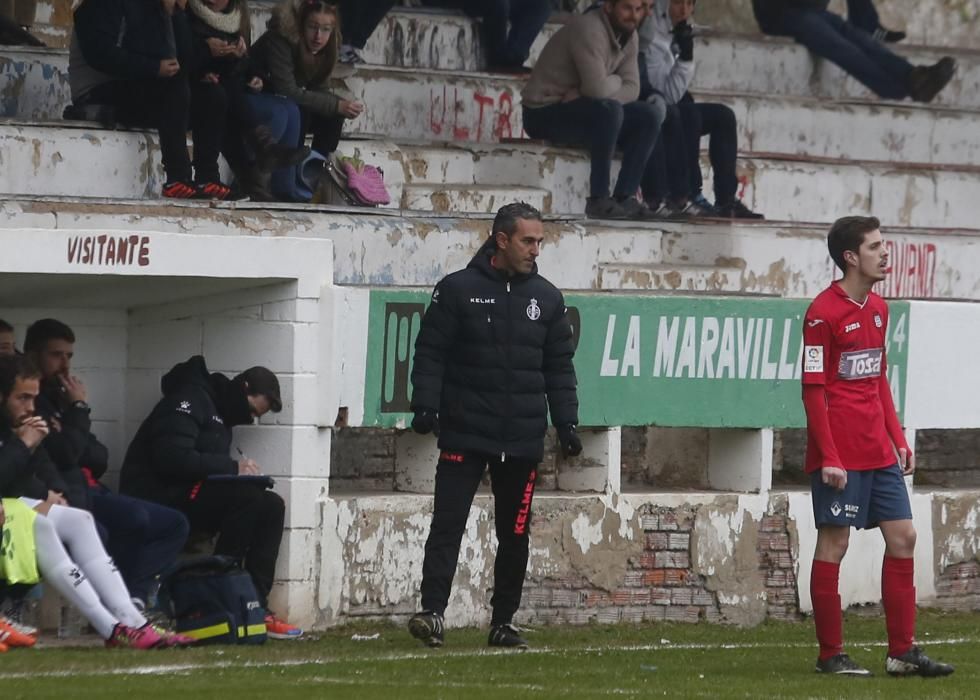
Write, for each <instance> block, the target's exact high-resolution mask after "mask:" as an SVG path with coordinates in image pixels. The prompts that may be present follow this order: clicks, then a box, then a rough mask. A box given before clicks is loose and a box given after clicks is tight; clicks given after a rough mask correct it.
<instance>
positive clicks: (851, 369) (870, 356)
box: [837, 348, 882, 380]
mask: <svg viewBox="0 0 980 700" xmlns="http://www.w3.org/2000/svg"><path fill="white" fill-rule="evenodd" d="M881 357H882V348H868V349H867V350H854V351H852V352H845V353H841V356H840V364H839V365H838V367H837V375H838V376H839V377H840V378H841V379H846V380H855V379H868V378H870V377H878V376H880V375H881Z"/></svg>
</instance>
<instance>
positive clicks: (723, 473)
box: [708, 428, 772, 493]
mask: <svg viewBox="0 0 980 700" xmlns="http://www.w3.org/2000/svg"><path fill="white" fill-rule="evenodd" d="M708 484H709V485H710V486H711V488H713V489H718V490H721V491H741V492H745V493H764V492H766V491H769V489H770V488H772V429H771V428H762V429H748V430H746V429H732V428H714V429H711V430H709V431H708Z"/></svg>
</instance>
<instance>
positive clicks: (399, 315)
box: [364, 290, 909, 428]
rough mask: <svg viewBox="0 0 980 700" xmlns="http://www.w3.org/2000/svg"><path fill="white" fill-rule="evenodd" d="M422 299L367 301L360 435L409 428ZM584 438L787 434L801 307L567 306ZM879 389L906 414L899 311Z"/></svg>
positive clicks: (623, 299)
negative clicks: (586, 429) (655, 430)
mask: <svg viewBox="0 0 980 700" xmlns="http://www.w3.org/2000/svg"><path fill="white" fill-rule="evenodd" d="M428 299H429V294H428V292H427V291H421V290H419V291H415V290H413V291H397V290H396V291H386V290H375V291H372V292H371V305H370V317H369V330H368V334H369V335H368V357H367V369H366V376H365V389H364V425H378V426H386V427H391V426H394V425H395V424H396V423H398V422H399V421H405V422H406V423H407V422H408V421H409V420H410V418H411V416H410V414H409V402H410V399H411V383H410V376H411V363H412V357H413V353H414V349H415V337H416V336H417V335H418V331H419V327H420V324H421V321H422V314H423V313H424V312H425V306H426V304H427V303H428ZM565 301H566V303H567V304H568V307H569V314H570V318H571V320H572V324H573V328H574V331H575V336H576V342H577V349H576V352H575V370H576V374H577V375H578V383H579V405H580V409H579V420H580V423H581V424H582V425H586V426H603V425H609V426H612V425H663V426H675V427H680V426H687V427H732V428H758V427H774V428H795V427H803V426H804V425H805V419H804V414H803V405H802V403H801V400H800V371H801V363H800V354H801V352H802V344H803V330H802V324H803V314H804V313H805V312H806V309H807V306H808V305H809V301H808V300H803V299H771V298H765V299H759V298H746V297H730V298H703V299H702V298H692V297H674V296H670V297H666V296H652V295H624V294H569V295H567V296H566V298H565ZM889 308H890V322H889V328H888V338H887V352H888V379H889V382H890V383H891V387H892V393H893V394H894V396H895V405H896V406H897V407H898V411H899V416H901V415H902V413H903V410H904V402H905V382H906V377H905V369H906V364H907V357H908V337H909V305H908V303H907V302H901V301H893V302H890V303H889Z"/></svg>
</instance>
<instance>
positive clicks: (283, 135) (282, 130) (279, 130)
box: [245, 92, 303, 202]
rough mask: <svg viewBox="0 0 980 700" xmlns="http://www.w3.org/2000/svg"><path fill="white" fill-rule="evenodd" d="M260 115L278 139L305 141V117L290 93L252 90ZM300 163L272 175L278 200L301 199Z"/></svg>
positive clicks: (251, 102) (290, 142)
mask: <svg viewBox="0 0 980 700" xmlns="http://www.w3.org/2000/svg"><path fill="white" fill-rule="evenodd" d="M245 99H246V100H248V103H249V105H250V106H251V108H252V112H253V113H254V114H255V117H256V119H257V120H258V121H259V122H260V123H261V124H264V125H265V127H266V128H267V129H268V130H269V134H270V135H271V136H272V138H273V139H274V140H275V141H276V143H281V144H286V145H295V144H302V142H303V139H302V133H301V129H302V121H301V117H300V111H299V107H298V106H297V104H296V103H295V102H293V101H292V100H290V99H289V98H288V97H282V96H281V95H273V94H272V93H269V92H260V93H252V94H249V95H247V96H246V98H245ZM299 167H300V166H299V165H294V166H290V167H287V168H280V169H279V170H274V171H273V172H272V175H271V177H270V183H269V190H270V192H271V194H272V198H273V199H275V200H276V201H278V202H292V201H297V194H296V177H297V172H296V170H297V168H299Z"/></svg>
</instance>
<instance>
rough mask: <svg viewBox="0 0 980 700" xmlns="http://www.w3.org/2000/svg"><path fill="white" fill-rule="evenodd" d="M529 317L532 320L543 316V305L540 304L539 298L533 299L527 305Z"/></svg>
mask: <svg viewBox="0 0 980 700" xmlns="http://www.w3.org/2000/svg"><path fill="white" fill-rule="evenodd" d="M527 317H528V318H529V319H531V320H532V321H537V320H538V319H539V318H541V307H540V306H538V300H537V299H531V303H530V304H528V305H527Z"/></svg>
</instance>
